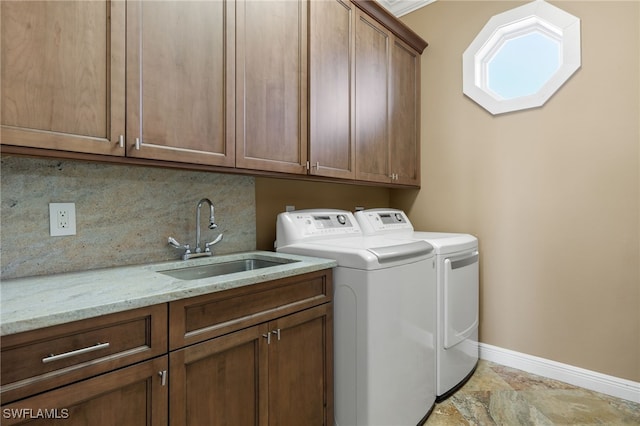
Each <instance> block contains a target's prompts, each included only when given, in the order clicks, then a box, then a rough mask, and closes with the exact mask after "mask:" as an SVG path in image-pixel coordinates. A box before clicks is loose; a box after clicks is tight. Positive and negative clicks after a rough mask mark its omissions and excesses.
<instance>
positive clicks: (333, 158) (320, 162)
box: [309, 0, 355, 179]
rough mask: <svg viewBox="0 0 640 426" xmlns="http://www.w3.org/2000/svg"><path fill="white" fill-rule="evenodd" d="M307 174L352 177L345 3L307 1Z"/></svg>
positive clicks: (350, 25) (348, 11) (350, 38)
mask: <svg viewBox="0 0 640 426" xmlns="http://www.w3.org/2000/svg"><path fill="white" fill-rule="evenodd" d="M309 8H310V28H309V81H310V87H309V118H310V139H309V161H310V163H311V167H310V171H309V173H310V174H312V175H318V176H330V177H337V178H343V179H354V178H355V143H354V134H353V126H352V125H351V123H352V119H353V108H354V98H353V95H354V87H353V85H352V83H353V77H354V74H353V72H354V67H353V43H354V35H353V31H354V17H355V7H354V6H353V4H352V3H351V2H349V1H342V0H329V1H311V2H310V3H309Z"/></svg>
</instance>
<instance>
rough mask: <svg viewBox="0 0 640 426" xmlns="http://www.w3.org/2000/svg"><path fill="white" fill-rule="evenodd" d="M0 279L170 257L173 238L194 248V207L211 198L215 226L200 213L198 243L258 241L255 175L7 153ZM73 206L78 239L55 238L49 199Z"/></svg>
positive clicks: (231, 245)
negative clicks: (51, 233) (210, 226)
mask: <svg viewBox="0 0 640 426" xmlns="http://www.w3.org/2000/svg"><path fill="white" fill-rule="evenodd" d="M1 161H2V163H1V165H2V169H1V174H2V175H1V176H2V187H1V188H2V192H1V193H0V199H1V216H0V219H1V223H0V225H1V231H0V243H1V248H0V263H1V266H2V272H1V275H0V278H1V279H10V278H17V277H23V276H32V275H44V274H54V273H60V272H70V271H78V270H88V269H97V268H104V267H112V266H123V265H133V264H141V263H151V262H161V261H166V260H174V259H178V258H179V257H180V254H181V252H180V251H178V250H176V249H174V248H172V247H170V246H169V245H168V244H167V237H169V236H172V237H174V238H175V239H176V240H178V241H179V242H181V243H183V244H185V243H189V244H191V246H192V247H193V246H194V244H195V229H196V224H195V222H196V204H197V202H198V200H200V199H201V198H205V197H206V198H209V199H211V201H213V203H214V205H215V215H216V222H217V224H218V229H215V230H209V229H208V227H207V223H208V222H207V218H208V208H207V206H203V207H202V209H203V211H202V212H201V216H202V217H201V219H202V224H201V229H202V240H203V241H211V240H213V239H214V238H215V237H216V236H217V235H218V233H223V234H224V239H223V241H222V242H220V243H219V244H218V245H216V246H215V247H214V251H215V253H217V254H225V253H233V252H238V251H246V250H254V249H255V247H256V203H255V180H254V178H253V177H249V176H238V175H230V174H229V175H227V174H219V173H207V172H194V171H184V170H173V169H162V168H153V167H139V166H124V165H112V164H102V163H90V162H81V161H67V160H51V159H33V158H24V157H13V156H2V160H1ZM51 202H54V203H58V202H59V203H75V206H76V229H77V233H76V235H74V236H64V237H51V236H49V203H51Z"/></svg>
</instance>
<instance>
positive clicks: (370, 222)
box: [355, 209, 413, 235]
mask: <svg viewBox="0 0 640 426" xmlns="http://www.w3.org/2000/svg"><path fill="white" fill-rule="evenodd" d="M355 217H356V219H357V220H358V223H359V224H360V226H361V227H362V232H363V233H364V234H365V235H376V234H385V233H392V232H393V233H398V232H407V233H411V232H413V225H411V222H410V221H409V218H408V217H407V215H406V214H405V213H404V212H403V211H402V210H396V209H368V210H361V211H359V212H356V215H355Z"/></svg>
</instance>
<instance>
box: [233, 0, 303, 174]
mask: <svg viewBox="0 0 640 426" xmlns="http://www.w3.org/2000/svg"><path fill="white" fill-rule="evenodd" d="M307 6H308V4H307V2H306V1H289V0H281V1H268V2H265V1H244V0H238V2H237V5H236V7H237V12H236V17H237V23H236V25H237V26H236V67H237V68H236V138H237V139H236V140H237V143H236V167H241V168H247V169H254V170H268V171H276V172H285V173H298V174H306V165H307V23H308V19H307V13H308V12H307Z"/></svg>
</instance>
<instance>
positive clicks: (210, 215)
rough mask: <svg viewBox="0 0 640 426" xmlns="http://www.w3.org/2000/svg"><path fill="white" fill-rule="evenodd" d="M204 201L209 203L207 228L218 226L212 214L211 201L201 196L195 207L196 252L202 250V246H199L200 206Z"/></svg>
mask: <svg viewBox="0 0 640 426" xmlns="http://www.w3.org/2000/svg"><path fill="white" fill-rule="evenodd" d="M204 203H207V204H209V229H216V228H217V227H218V225H216V219H215V216H214V214H213V203H212V202H211V200H210V199H208V198H203V199H201V200H200V201H198V206H197V207H196V253H200V252H202V248H200V207H202V205H203V204H204Z"/></svg>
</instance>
